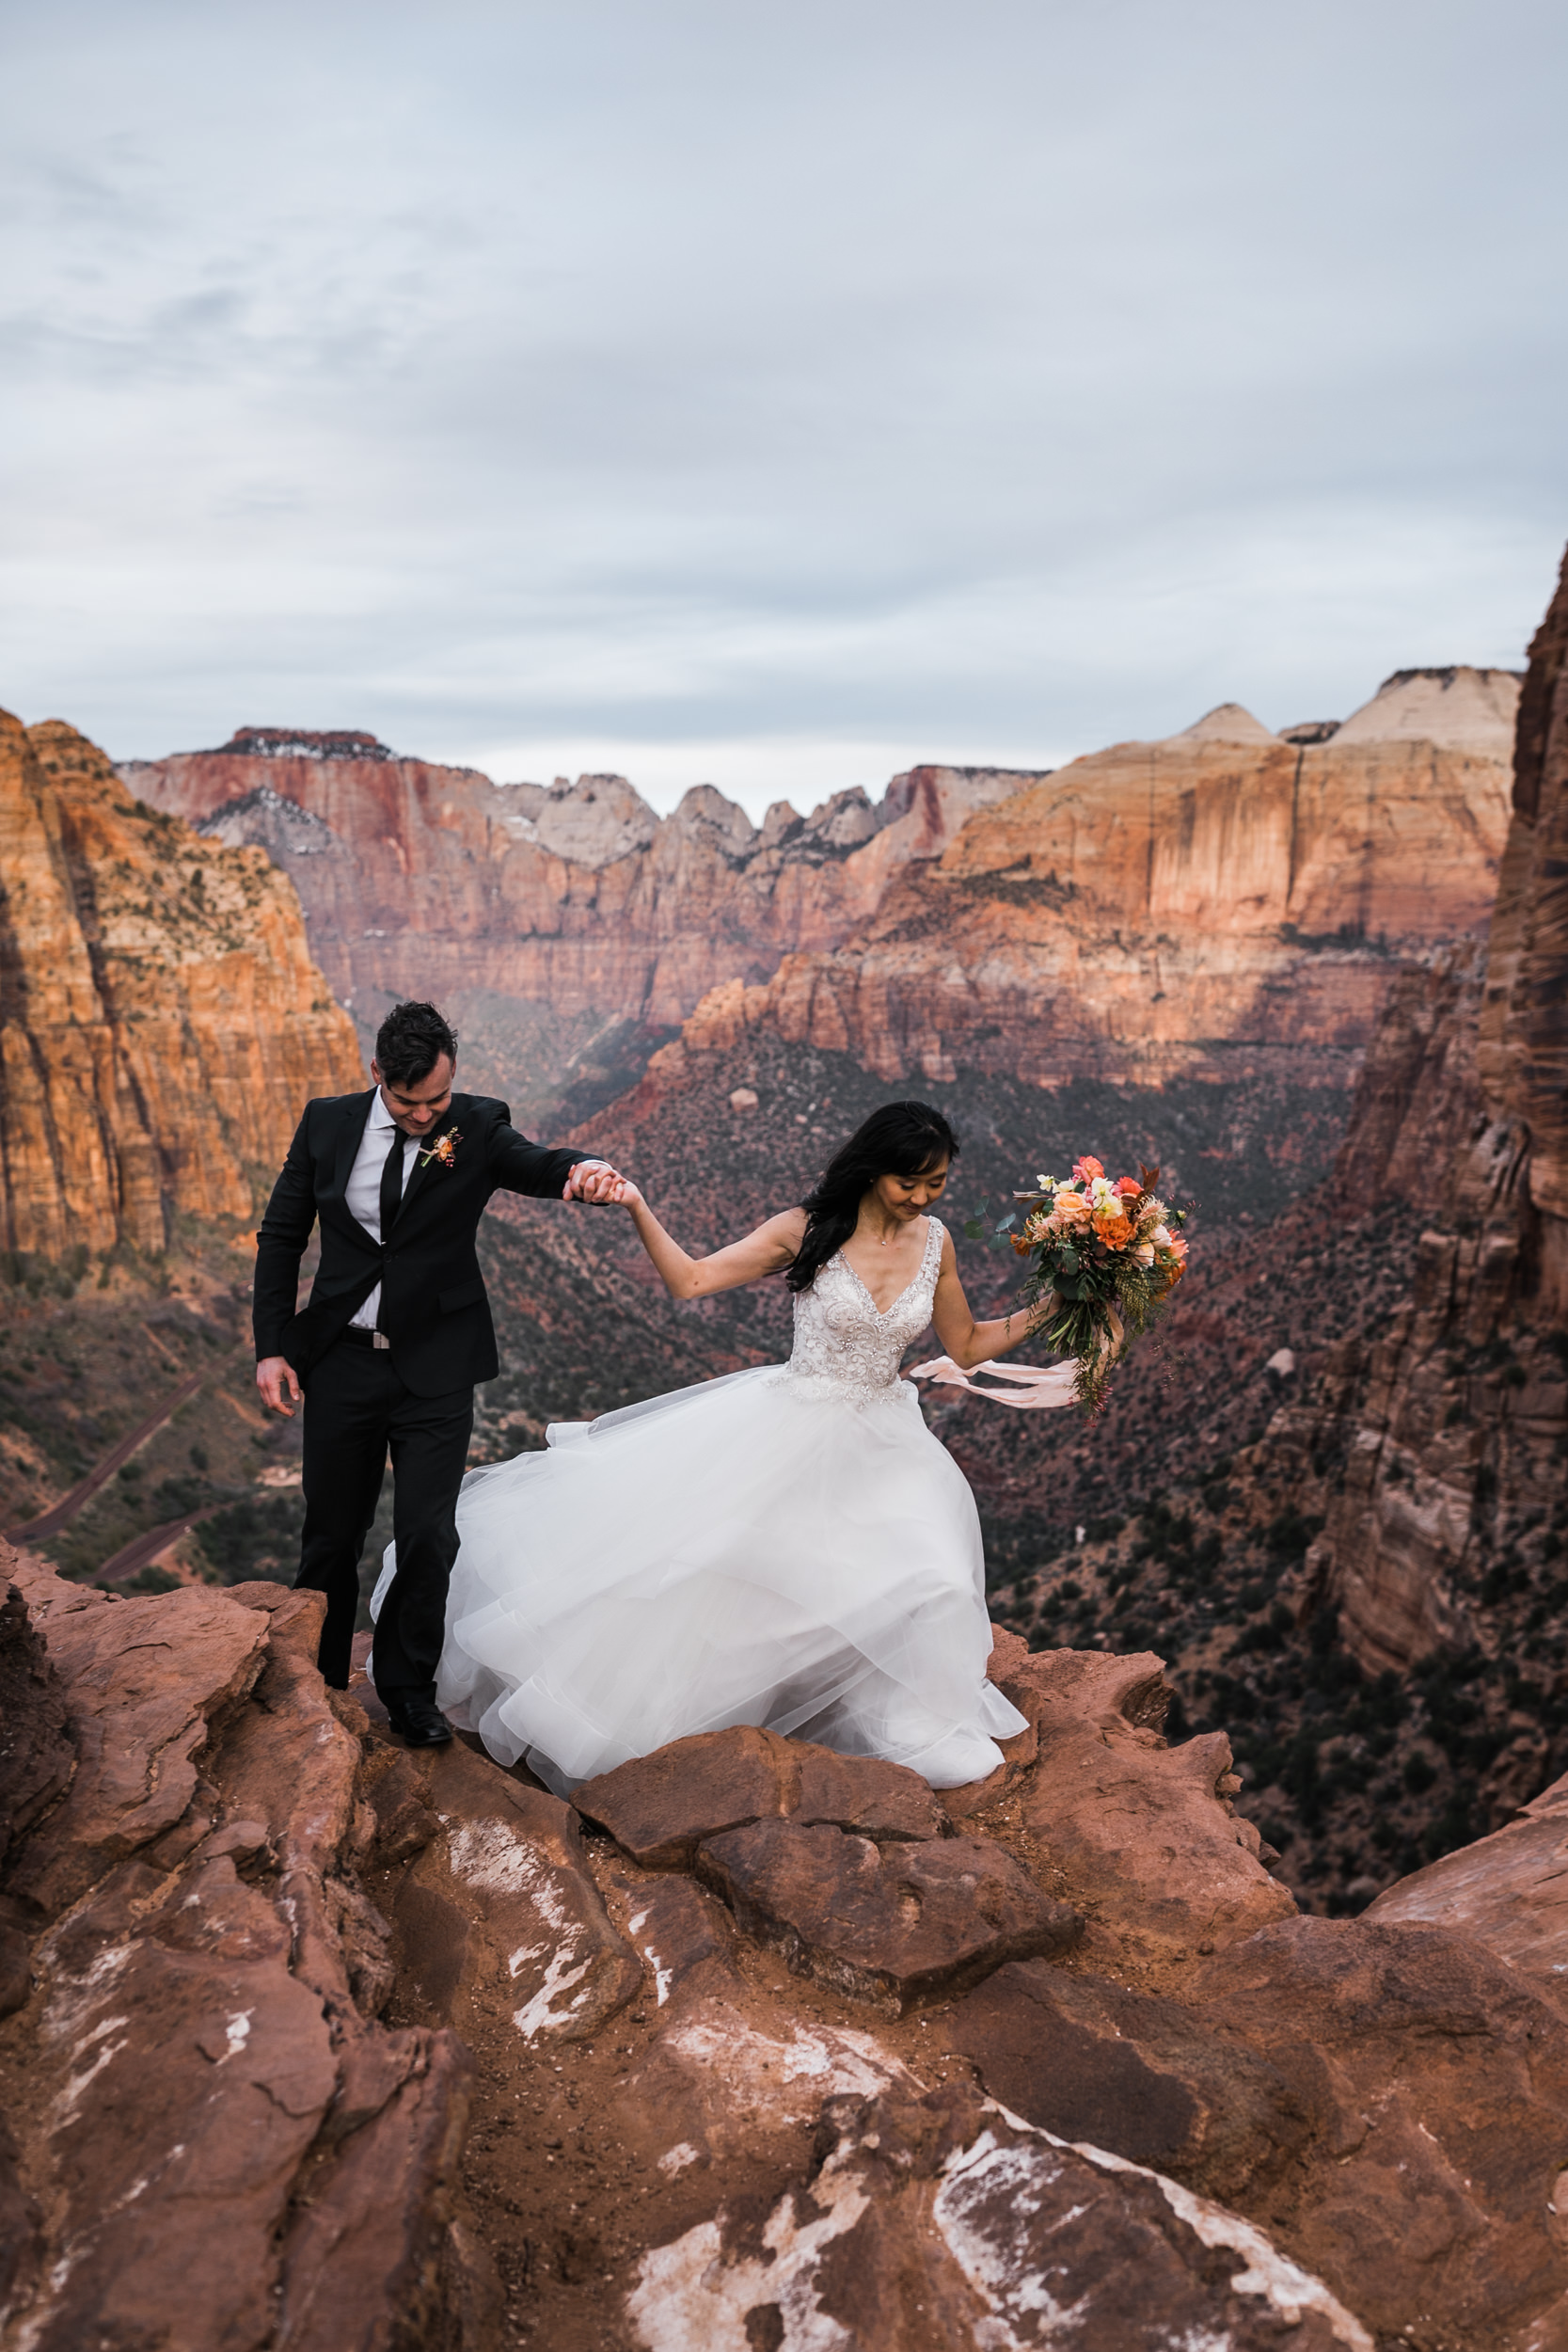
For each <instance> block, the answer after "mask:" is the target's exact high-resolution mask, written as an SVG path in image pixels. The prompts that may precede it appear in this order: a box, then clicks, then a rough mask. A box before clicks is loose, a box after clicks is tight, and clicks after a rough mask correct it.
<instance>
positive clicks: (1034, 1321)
mask: <svg viewBox="0 0 1568 2352" xmlns="http://www.w3.org/2000/svg"><path fill="white" fill-rule="evenodd" d="M1055 1298H1056V1294H1055V1292H1054V1291H1052V1292H1049V1293H1048V1294H1047V1295H1046V1296H1045V1297H1044V1298H1042V1299H1041V1300H1040V1302H1039V1303H1038V1305H1037V1306H1035V1307H1032V1308H1030V1309H1029V1310H1028V1311H1027V1312H1025V1311H1024V1310H1023V1309H1022V1308H1020V1309H1017V1310H1015V1311H1014V1312H1013V1313H1012V1314H1010V1315H993V1316H992V1317H991V1318H990V1321H989V1322H986V1323H976V1322H975V1320H974V1315H973V1313H972V1312H971V1311H970V1305H969V1301H968V1299H967V1298H966V1297H965V1296H964V1286H963V1284H962V1283H961V1282H960V1281H959V1279H958V1253H957V1251H956V1250H955V1249H954V1248H953V1236H952V1234H951V1233H944V1234H943V1235H942V1271H941V1272H940V1273H939V1275H938V1276H937V1295H936V1297H935V1299H934V1300H933V1301H932V1304H931V1321H932V1322H933V1323H934V1324H935V1325H936V1330H937V1337H938V1339H939V1340H940V1341H941V1342H942V1346H943V1347H944V1348H945V1350H946V1352H947V1354H948V1355H949V1356H951V1358H952V1359H953V1361H954V1362H955V1363H956V1364H957V1365H958V1367H959V1369H960V1370H961V1371H964V1372H973V1371H974V1367H975V1365H976V1364H984V1363H989V1362H990V1359H991V1358H992V1357H993V1356H1006V1353H1007V1351H1008V1350H1009V1348H1014V1347H1021V1346H1022V1343H1023V1342H1024V1341H1025V1340H1026V1339H1027V1338H1028V1337H1029V1334H1030V1332H1031V1331H1037V1330H1038V1328H1039V1327H1040V1325H1041V1324H1042V1323H1043V1322H1044V1321H1045V1319H1046V1317H1047V1316H1048V1315H1049V1314H1050V1312H1051V1311H1052V1308H1053V1306H1054V1304H1055Z"/></svg>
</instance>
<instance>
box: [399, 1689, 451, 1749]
mask: <svg viewBox="0 0 1568 2352" xmlns="http://www.w3.org/2000/svg"><path fill="white" fill-rule="evenodd" d="M387 1714H388V1720H389V1722H390V1724H391V1726H392V1729H393V1730H394V1731H395V1732H396V1733H397V1735H398V1737H399V1739H400V1740H407V1742H408V1744H409V1746H410V1747H411V1748H444V1747H445V1746H446V1744H447V1742H448V1740H450V1739H451V1724H449V1723H448V1721H447V1719H446V1717H445V1716H444V1715H443V1714H442V1712H441V1710H440V1708H438V1707H436V1705H435V1704H434V1702H433V1701H432V1700H430V1699H404V1702H403V1704H402V1705H401V1706H400V1707H388V1709H387Z"/></svg>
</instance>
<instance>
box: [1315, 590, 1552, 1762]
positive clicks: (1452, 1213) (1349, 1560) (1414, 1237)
mask: <svg viewBox="0 0 1568 2352" xmlns="http://www.w3.org/2000/svg"><path fill="white" fill-rule="evenodd" d="M1565 851H1568V567H1565V571H1564V577H1563V580H1561V581H1560V584H1559V587H1558V591H1557V595H1556V597H1555V599H1554V601H1553V603H1552V606H1551V609H1550V611H1549V612H1548V613H1547V615H1546V618H1545V620H1544V623H1543V625H1542V628H1541V629H1540V631H1539V633H1538V634H1537V636H1536V639H1535V642H1534V644H1533V645H1532V646H1531V648H1530V666H1529V671H1528V676H1527V679H1526V684H1525V689H1524V694H1523V697H1522V700H1521V704H1520V709H1519V722H1518V755H1517V765H1516V770H1515V775H1514V786H1513V812H1512V821H1511V824H1510V829H1509V835H1508V841H1507V846H1506V849H1505V850H1504V854H1503V859H1502V876H1501V882H1500V886H1499V890H1498V896H1497V909H1496V913H1495V915H1494V918H1493V924H1492V934H1491V946H1490V952H1489V955H1488V956H1487V958H1486V959H1485V961H1484V963H1483V962H1482V961H1481V960H1480V959H1475V960H1469V961H1466V960H1465V959H1456V960H1455V961H1453V962H1452V963H1451V964H1450V965H1449V968H1448V969H1446V970H1437V971H1433V972H1432V973H1430V974H1425V975H1419V976H1411V977H1407V978H1406V979H1404V980H1403V981H1402V983H1401V984H1400V987H1399V989H1398V991H1397V992H1396V994H1395V997H1394V998H1393V1000H1392V1001H1391V1003H1390V1006H1389V1009H1388V1012H1387V1014H1386V1018H1385V1021H1384V1024H1383V1026H1382V1028H1381V1030H1380V1031H1379V1034H1378V1036H1377V1039H1376V1041H1375V1042H1374V1046H1373V1050H1372V1053H1371V1055H1370V1057H1369V1061H1368V1066H1367V1070H1366V1073H1365V1075H1364V1078H1363V1082H1362V1087H1361V1091H1360V1096H1359V1099H1358V1102H1357V1105H1356V1112H1355V1116H1354V1120H1353V1122H1352V1127H1351V1131H1350V1134H1349V1135H1348V1136H1347V1138H1346V1143H1345V1147H1344V1150H1343V1152H1342V1153H1341V1156H1340V1163H1339V1170H1338V1177H1339V1187H1340V1194H1341V1199H1342V1200H1343V1203H1344V1212H1343V1213H1344V1214H1345V1215H1347V1216H1349V1215H1352V1214H1356V1213H1364V1212H1365V1211H1366V1210H1367V1209H1368V1208H1369V1207H1372V1206H1375V1205H1376V1203H1377V1202H1378V1201H1379V1200H1399V1201H1402V1202H1403V1203H1405V1204H1406V1205H1407V1208H1408V1211H1409V1215H1410V1242H1411V1247H1412V1252H1413V1256H1414V1277H1415V1279H1414V1287H1413V1292H1412V1295H1411V1296H1410V1298H1409V1300H1408V1301H1407V1302H1406V1303H1405V1304H1404V1305H1403V1306H1402V1307H1401V1308H1400V1309H1399V1310H1398V1311H1397V1312H1395V1313H1394V1314H1393V1315H1392V1316H1391V1317H1390V1318H1389V1319H1388V1321H1387V1323H1386V1326H1385V1327H1384V1328H1383V1329H1382V1330H1381V1331H1379V1332H1376V1333H1374V1334H1372V1335H1370V1336H1369V1337H1367V1338H1365V1339H1360V1340H1355V1341H1349V1342H1346V1343H1342V1344H1341V1345H1340V1346H1338V1347H1337V1348H1335V1349H1331V1350H1330V1351H1329V1354H1328V1358H1327V1361H1326V1363H1325V1367H1324V1372H1323V1379H1322V1380H1321V1382H1320V1383H1319V1384H1318V1393H1317V1396H1316V1397H1315V1399H1313V1400H1312V1401H1311V1402H1310V1403H1304V1404H1303V1406H1299V1407H1297V1408H1295V1410H1294V1412H1293V1413H1292V1414H1291V1416H1288V1417H1287V1420H1288V1422H1290V1424H1291V1426H1290V1427H1288V1428H1287V1429H1285V1430H1282V1431H1281V1432H1280V1438H1281V1440H1282V1441H1283V1442H1285V1443H1287V1444H1291V1443H1293V1444H1294V1446H1295V1448H1296V1450H1297V1452H1298V1454H1299V1455H1300V1456H1301V1458H1302V1459H1303V1460H1304V1461H1305V1460H1316V1461H1317V1462H1319V1463H1320V1464H1323V1463H1326V1464H1330V1465H1333V1466H1335V1473H1334V1476H1333V1478H1332V1480H1331V1482H1330V1484H1329V1486H1328V1489H1327V1491H1326V1493H1325V1496H1324V1501H1323V1511H1324V1515H1325V1518H1326V1524H1325V1526H1324V1528H1323V1534H1322V1535H1321V1537H1320V1538H1319V1540H1318V1542H1317V1543H1316V1544H1315V1546H1314V1547H1313V1549H1312V1551H1311V1553H1310V1554H1309V1555H1308V1562H1307V1599H1308V1603H1309V1605H1317V1604H1320V1603H1326V1604H1327V1605H1329V1606H1331V1607H1332V1608H1334V1609H1336V1610H1337V1611H1338V1619H1339V1624H1340V1628H1341V1629H1342V1633H1343V1637H1344V1639H1345V1641H1346V1642H1347V1644H1348V1645H1349V1646H1350V1648H1351V1649H1352V1650H1353V1652H1354V1654H1355V1656H1356V1657H1357V1658H1359V1659H1360V1660H1361V1661H1362V1662H1363V1664H1365V1665H1367V1666H1370V1667H1373V1668H1380V1667H1384V1666H1396V1667H1401V1668H1403V1667H1405V1666H1408V1665H1409V1664H1410V1663H1411V1662H1412V1661H1416V1660H1418V1659H1420V1658H1422V1657H1423V1656H1425V1655H1427V1654H1428V1653H1431V1652H1433V1651H1434V1650H1436V1649H1439V1648H1443V1649H1447V1650H1449V1651H1450V1652H1461V1653H1462V1652H1464V1651H1465V1650H1466V1649H1474V1648H1477V1647H1478V1646H1479V1649H1480V1650H1481V1652H1482V1653H1484V1654H1489V1655H1497V1656H1507V1657H1511V1658H1514V1659H1517V1660H1519V1661H1524V1660H1525V1659H1526V1658H1527V1657H1528V1658H1529V1659H1530V1661H1531V1662H1532V1664H1535V1665H1540V1666H1544V1668H1545V1669H1546V1671H1547V1672H1548V1674H1549V1675H1552V1676H1555V1677H1556V1682H1555V1685H1554V1687H1564V1688H1568V1645H1565V1644H1564V1641H1563V1638H1562V1634H1561V1630H1560V1620H1561V1612H1562V1607H1563V1604H1564V1602H1568V1584H1565V1583H1564V1581H1563V1579H1562V1577H1561V1574H1560V1569H1559V1566H1558V1565H1557V1564H1558V1563H1559V1562H1560V1558H1561V1555H1562V1549H1563V1536H1562V1525H1563V1522H1564V1519H1565V1517H1568V1345H1565V1343H1564V1334H1563V1318H1564V1311H1565V1309H1568V1115H1565V1098H1564V1090H1563V1089H1564V1081H1565V1078H1568V1023H1565V1021H1564V1018H1563V1005H1564V1002H1565V1000H1568V881H1565V877H1568V854H1565ZM1519 1730H1520V1734H1521V1737H1528V1736H1530V1726H1529V1724H1528V1723H1527V1722H1525V1721H1523V1720H1522V1721H1521V1724H1520V1725H1519Z"/></svg>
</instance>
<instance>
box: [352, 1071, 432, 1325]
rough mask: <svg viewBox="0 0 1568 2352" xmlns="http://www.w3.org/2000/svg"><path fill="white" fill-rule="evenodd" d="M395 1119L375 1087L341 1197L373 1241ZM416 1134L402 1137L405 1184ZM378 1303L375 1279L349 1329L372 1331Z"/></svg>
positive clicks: (378, 1236)
mask: <svg viewBox="0 0 1568 2352" xmlns="http://www.w3.org/2000/svg"><path fill="white" fill-rule="evenodd" d="M396 1130H397V1120H395V1119H394V1118H393V1117H392V1114H391V1112H390V1111H389V1110H388V1108H387V1104H386V1100H385V1098H384V1096H383V1095H382V1091H381V1089H380V1088H379V1087H377V1088H376V1090H375V1099H374V1101H373V1102H372V1104H371V1115H370V1117H369V1119H367V1120H366V1121H365V1132H364V1134H363V1135H362V1136H360V1138H359V1149H358V1151H357V1152H356V1153H355V1155H354V1167H353V1168H352V1169H351V1171H350V1174H349V1180H348V1184H347V1185H346V1186H345V1187H344V1191H343V1200H344V1201H345V1202H346V1204H347V1207H348V1213H349V1215H350V1216H352V1217H354V1218H355V1219H356V1222H357V1223H359V1224H360V1225H362V1226H363V1227H364V1229H365V1231H366V1232H367V1233H369V1235H370V1237H371V1239H372V1241H379V1240H380V1239H381V1171H382V1169H383V1168H385V1167H386V1165H387V1154H388V1152H389V1151H390V1150H391V1148H392V1136H393V1135H394V1134H395V1132H396ZM418 1141H419V1138H418V1136H404V1139H403V1183H404V1185H406V1184H407V1183H408V1171H409V1169H410V1168H411V1167H412V1166H413V1165H414V1163H413V1162H412V1160H411V1159H410V1158H409V1156H408V1154H409V1152H411V1151H412V1150H414V1149H415V1148H416V1147H417V1145H418ZM380 1305H381V1285H380V1283H379V1282H378V1283H377V1284H376V1286H375V1288H374V1290H373V1291H372V1293H371V1295H370V1296H369V1298H367V1299H366V1301H365V1303H364V1305H363V1306H362V1307H361V1308H360V1310H359V1312H358V1313H357V1314H356V1315H354V1316H352V1317H351V1318H350V1321H349V1329H350V1330H351V1331H373V1330H374V1329H375V1317H376V1311H377V1309H378V1308H379V1307H380Z"/></svg>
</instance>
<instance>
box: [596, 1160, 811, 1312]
mask: <svg viewBox="0 0 1568 2352" xmlns="http://www.w3.org/2000/svg"><path fill="white" fill-rule="evenodd" d="M610 1201H611V1205H612V1206H618V1207H621V1208H625V1209H629V1210H630V1211H631V1221H632V1223H633V1224H634V1225H635V1226H636V1228H637V1238H638V1240H639V1241H640V1242H641V1244H642V1247H643V1248H644V1249H645V1250H646V1251H647V1253H648V1255H649V1257H650V1258H651V1259H652V1260H653V1262H654V1264H655V1265H656V1266H657V1269H658V1274H659V1279H660V1280H661V1281H662V1282H663V1284H664V1287H665V1289H666V1290H667V1291H668V1292H669V1294H670V1295H671V1297H672V1298H706V1297H708V1296H709V1295H711V1294H712V1293H713V1292H714V1291H733V1290H738V1289H739V1288H740V1285H741V1284H742V1283H743V1282H760V1281H761V1280H762V1279H763V1277H764V1276H765V1275H768V1274H778V1273H780V1272H781V1271H782V1270H783V1268H784V1267H785V1266H786V1265H788V1264H789V1263H790V1262H791V1260H792V1259H793V1258H794V1256H795V1253H796V1251H797V1250H798V1249H799V1248H800V1241H801V1236H802V1235H803V1234H804V1232H805V1230H806V1213H805V1211H804V1209H785V1210H784V1212H783V1213H782V1215H780V1216H770V1217H769V1218H768V1221H767V1223H766V1224H765V1225H759V1226H758V1227H757V1229H756V1231H755V1232H753V1233H748V1234H747V1235H746V1237H745V1239H744V1241H732V1242H731V1243H730V1244H729V1246H728V1248H724V1249H716V1250H715V1251H714V1253H713V1255H712V1256H711V1257H710V1258H691V1257H689V1256H688V1255H687V1253H686V1251H685V1250H684V1249H683V1248H681V1246H680V1244H679V1242H678V1241H673V1240H672V1239H671V1237H670V1235H669V1234H668V1233H667V1232H665V1230H664V1228H663V1226H662V1225H661V1224H660V1223H659V1221H658V1219H657V1216H655V1215H654V1213H653V1211H652V1209H650V1208H649V1206H648V1204H647V1202H646V1201H645V1200H643V1198H642V1195H641V1193H640V1192H639V1191H638V1189H637V1186H636V1185H635V1184H630V1183H628V1182H627V1181H626V1178H625V1177H623V1178H622V1179H621V1180H620V1186H619V1189H618V1190H617V1191H615V1192H613V1193H612V1194H611V1195H610Z"/></svg>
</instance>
